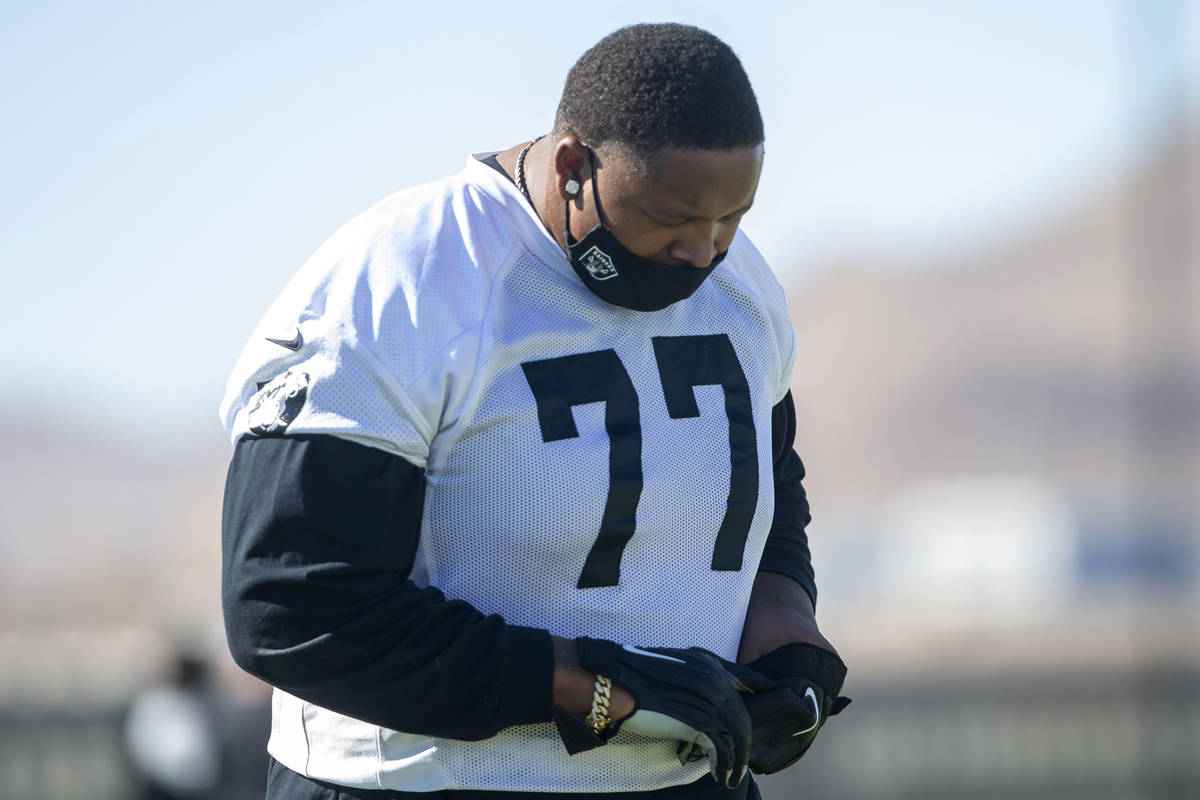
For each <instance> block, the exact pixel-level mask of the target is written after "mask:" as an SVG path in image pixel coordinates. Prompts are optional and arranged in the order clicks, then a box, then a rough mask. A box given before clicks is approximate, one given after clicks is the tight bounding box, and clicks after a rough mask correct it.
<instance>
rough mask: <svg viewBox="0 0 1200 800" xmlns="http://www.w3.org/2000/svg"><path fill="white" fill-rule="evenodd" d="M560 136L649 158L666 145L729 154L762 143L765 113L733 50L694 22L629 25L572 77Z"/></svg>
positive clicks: (582, 61) (558, 124) (585, 58)
mask: <svg viewBox="0 0 1200 800" xmlns="http://www.w3.org/2000/svg"><path fill="white" fill-rule="evenodd" d="M554 129H555V132H556V133H563V134H566V133H570V134H574V135H576V136H578V137H579V138H580V139H581V140H582V141H583V142H584V143H585V144H588V145H591V146H592V147H599V146H602V145H606V144H610V145H616V146H618V147H620V148H621V149H623V150H626V151H628V152H630V153H631V154H632V155H635V156H638V157H640V158H641V159H642V160H643V161H648V159H649V158H650V157H651V156H652V155H653V154H654V153H656V152H658V151H659V150H660V149H662V148H663V147H677V148H681V149H699V150H728V149H732V148H735V147H753V146H755V145H758V144H761V143H762V141H763V122H762V114H761V113H759V110H758V100H757V99H756V98H755V96H754V90H753V89H752V88H751V87H750V79H749V78H748V77H747V76H746V71H745V70H744V69H743V68H742V62H741V61H739V60H738V57H737V55H735V54H734V52H733V50H732V49H730V47H729V45H727V44H725V43H724V42H723V41H721V40H720V39H718V38H717V37H716V36H713V35H712V34H711V33H708V32H707V31H704V30H701V29H700V28H695V27H693V26H691V25H681V24H677V23H659V24H643V25H630V26H629V27H626V28H621V29H620V30H617V31H615V32H613V33H610V34H609V35H608V36H605V37H604V38H603V39H601V40H600V41H599V42H597V43H596V44H595V45H593V46H592V47H591V48H590V49H589V50H588V51H587V52H586V53H584V54H583V55H582V56H580V58H579V60H578V61H576V62H575V66H573V67H571V71H570V72H569V73H568V74H567V81H566V85H565V86H564V87H563V93H562V99H561V100H560V101H559V104H558V113H557V115H556V117H555V121H554Z"/></svg>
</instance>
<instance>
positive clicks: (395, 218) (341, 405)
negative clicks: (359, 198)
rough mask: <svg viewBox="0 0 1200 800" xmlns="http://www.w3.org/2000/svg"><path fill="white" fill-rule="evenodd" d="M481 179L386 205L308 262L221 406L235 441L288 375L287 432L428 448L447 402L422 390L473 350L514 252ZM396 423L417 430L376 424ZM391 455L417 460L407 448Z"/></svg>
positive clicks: (416, 191)
mask: <svg viewBox="0 0 1200 800" xmlns="http://www.w3.org/2000/svg"><path fill="white" fill-rule="evenodd" d="M483 169H487V168H486V167H483ZM475 174H477V173H475V172H474V171H472V170H471V169H470V168H469V167H468V169H464V170H463V171H462V172H460V173H459V174H457V175H454V176H451V177H449V178H446V179H443V180H440V181H436V182H433V183H429V184H425V185H422V186H417V187H414V188H411V189H406V190H404V191H401V192H397V193H395V194H392V195H390V196H388V197H386V198H384V199H383V200H381V201H380V202H378V203H376V204H375V205H374V206H372V207H371V208H369V209H367V210H366V211H364V212H363V213H361V214H359V215H358V216H357V217H355V218H354V219H352V220H350V221H349V222H347V223H346V224H345V225H343V226H342V227H341V228H340V229H339V230H338V231H337V232H336V233H335V234H334V235H333V236H331V237H330V238H329V239H328V240H327V241H326V242H325V243H324V244H323V245H322V246H321V247H320V248H319V249H318V250H317V251H316V252H315V253H314V254H313V255H312V257H310V258H309V260H308V261H307V262H305V264H304V265H303V266H302V267H301V268H300V270H299V272H297V273H296V275H295V276H294V277H293V278H292V280H291V281H290V282H289V283H288V285H287V286H286V287H285V288H284V290H283V292H282V293H281V294H280V296H279V297H278V298H277V299H276V300H275V302H274V303H273V304H272V305H271V307H270V308H269V309H268V311H267V313H266V315H265V316H264V317H263V319H262V321H261V322H260V323H259V325H258V327H257V328H256V329H255V331H254V333H253V334H252V335H251V337H250V340H249V342H248V343H247V344H246V346H245V349H244V350H243V351H242V354H241V356H240V358H239V359H238V362H237V364H236V365H235V367H234V371H233V374H232V375H231V377H230V380H229V383H228V385H227V391H226V398H225V401H224V403H223V404H222V416H223V418H224V420H225V423H226V426H227V429H228V430H229V431H230V434H231V436H234V437H236V436H237V435H238V434H239V433H240V432H242V431H243V429H245V428H246V427H247V424H248V410H249V409H252V408H253V403H252V398H254V397H255V396H256V395H258V394H259V393H260V389H261V388H262V387H263V386H264V384H265V383H266V382H270V381H277V380H281V379H282V378H285V377H286V376H287V375H288V374H291V375H302V376H303V378H304V381H305V384H306V402H305V406H304V408H305V412H304V414H303V415H297V416H296V418H295V420H294V421H290V425H291V427H290V428H289V430H297V431H299V430H308V431H309V432H331V431H332V432H340V433H344V434H345V433H347V432H352V433H354V434H356V435H362V436H364V437H374V438H376V439H379V440H383V441H391V442H393V443H394V442H398V441H400V440H402V439H407V440H409V441H410V442H412V443H413V446H414V447H416V448H417V450H419V449H420V447H421V444H420V442H419V441H417V440H418V439H419V440H423V441H428V439H429V438H430V437H431V436H432V433H433V431H434V430H435V428H436V425H437V419H438V416H439V413H440V412H439V408H438V404H439V403H440V402H441V401H442V399H443V398H441V397H440V396H435V395H436V392H431V391H426V389H427V387H426V386H425V384H426V383H430V382H434V383H437V381H436V380H434V378H432V377H430V376H431V375H433V374H434V373H436V372H437V370H438V369H439V367H438V366H437V365H438V363H439V359H441V358H442V356H443V355H444V354H445V353H446V352H452V351H453V352H458V351H460V350H462V351H466V350H469V349H470V344H469V341H470V338H471V337H472V336H473V335H475V333H477V331H478V329H479V326H480V324H481V321H482V319H483V317H484V315H485V313H486V308H487V303H488V298H489V296H490V293H491V287H492V285H493V283H494V282H495V279H496V276H497V275H498V274H499V273H500V272H501V271H502V270H503V269H504V267H505V265H506V264H507V262H508V261H510V260H511V256H512V255H513V252H514V249H515V248H516V246H517V240H516V238H515V236H514V235H513V234H512V233H511V232H510V230H509V228H510V226H509V225H508V224H507V223H506V222H505V218H504V216H503V215H502V214H500V213H498V212H497V211H496V209H494V208H493V206H494V205H496V199H495V197H494V194H490V193H489V192H487V191H485V190H484V189H483V188H481V187H480V186H479V185H477V182H476V181H475V180H473V176H474V175H475ZM281 341H286V342H289V343H290V342H293V341H294V342H297V344H298V346H297V347H296V348H286V347H285V346H282V345H281ZM458 345H461V347H459V346H458ZM281 391H282V389H281ZM318 411H319V412H322V413H324V414H325V416H324V417H319V415H318V413H317V412H318ZM372 414H373V415H374V419H375V420H376V421H372V419H369V418H368V417H370V415H372ZM396 417H403V418H404V419H406V420H407V421H408V422H409V423H411V428H412V431H415V433H414V432H412V431H407V430H406V431H402V432H395V431H392V430H391V424H390V423H389V424H388V425H387V426H385V425H384V424H383V423H380V422H378V421H377V420H383V419H392V418H396ZM385 427H387V428H388V430H387V431H386V432H381V431H383V429H384V428H385ZM396 449H397V451H398V452H401V453H402V454H404V455H405V456H406V457H410V458H412V459H413V460H414V463H420V453H419V452H417V451H414V450H413V449H412V447H410V448H408V449H401V448H400V446H399V445H397V447H396Z"/></svg>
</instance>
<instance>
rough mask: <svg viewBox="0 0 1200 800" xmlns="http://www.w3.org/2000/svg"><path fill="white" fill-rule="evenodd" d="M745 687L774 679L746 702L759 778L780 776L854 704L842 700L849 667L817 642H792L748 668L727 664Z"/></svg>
mask: <svg viewBox="0 0 1200 800" xmlns="http://www.w3.org/2000/svg"><path fill="white" fill-rule="evenodd" d="M726 669H728V670H729V672H730V673H731V674H733V675H735V676H737V677H738V678H739V679H740V680H741V681H742V682H743V683H746V682H748V681H751V680H754V678H753V677H752V675H757V676H759V678H760V679H761V678H762V677H763V676H765V677H766V678H769V679H773V682H774V685H773V686H772V687H764V688H756V689H755V692H754V694H752V695H749V696H748V697H745V698H743V701H744V702H745V704H746V710H747V711H748V712H749V713H750V719H751V720H752V722H753V726H754V729H753V737H752V742H753V747H752V748H751V751H750V769H752V770H753V771H754V773H755V774H757V775H769V774H771V773H772V772H779V771H780V770H781V769H784V768H785V767H789V766H791V765H792V764H794V763H796V761H798V760H799V759H800V757H801V756H802V755H804V753H805V751H807V750H808V748H809V746H810V745H811V744H812V743H813V739H815V738H816V737H817V732H818V731H820V730H821V726H822V725H824V724H825V720H826V719H828V718H829V717H832V716H833V715H834V714H837V713H838V712H840V711H841V710H842V709H843V708H845V707H846V706H848V705H850V698H849V697H839V696H838V692H840V691H841V690H842V684H843V683H844V682H845V680H846V665H845V664H844V663H842V660H841V659H840V658H838V657H837V656H836V655H834V654H833V653H831V652H829V651H828V650H825V649H824V648H821V647H817V646H816V645H812V644H788V645H784V646H783V647H780V648H777V649H775V650H772V651H771V652H769V653H767V654H766V655H765V656H762V657H761V658H758V659H756V660H754V661H751V662H750V663H749V664H746V665H744V666H743V665H738V664H728V663H727V664H726Z"/></svg>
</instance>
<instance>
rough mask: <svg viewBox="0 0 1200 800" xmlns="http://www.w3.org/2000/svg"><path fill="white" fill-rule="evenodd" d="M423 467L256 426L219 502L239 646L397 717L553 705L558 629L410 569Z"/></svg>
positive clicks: (323, 698) (407, 723)
mask: <svg viewBox="0 0 1200 800" xmlns="http://www.w3.org/2000/svg"><path fill="white" fill-rule="evenodd" d="M424 488H425V475H424V470H422V469H421V468H419V467H416V466H414V465H412V464H410V463H409V462H407V461H405V460H404V459H402V458H400V457H398V456H396V455H393V454H390V453H385V452H383V451H381V450H378V449H375V448H371V447H366V446H363V445H361V444H357V443H354V442H350V441H346V440H344V439H340V438H337V437H333V436H324V435H305V434H301V435H287V436H265V437H255V436H248V437H246V438H244V439H242V440H241V441H239V442H238V443H237V445H236V447H235V450H234V456H233V461H232V463H231V465H230V468H229V474H228V479H227V482H226V490H225V504H224V511H223V517H222V561H223V564H222V605H223V610H224V616H225V626H226V634H227V638H228V641H229V646H230V651H231V653H232V654H233V656H234V659H235V661H236V662H237V663H238V664H239V666H241V667H242V668H243V669H245V670H246V671H248V672H250V673H251V674H253V675H255V676H257V677H259V678H261V679H262V680H264V681H266V682H267V683H270V684H272V685H274V686H277V687H279V688H281V689H283V690H285V691H287V692H289V693H290V694H293V695H295V696H297V697H300V698H302V699H304V700H308V701H309V702H312V703H315V704H317V705H319V706H321V707H323V708H327V709H330V710H332V711H336V712H338V713H341V714H345V715H347V716H351V717H355V718H357V719H362V720H366V721H368V722H371V723H374V724H376V725H381V726H383V727H386V728H390V729H393V730H401V731H405V732H408V733H417V734H425V735H431V736H443V737H447V738H452V739H482V738H486V737H488V736H491V735H494V734H495V733H496V732H498V731H499V730H501V729H503V728H506V727H509V726H511V725H518V724H524V723H533V722H544V721H548V720H549V719H550V715H551V685H552V678H553V666H552V665H553V658H552V651H551V641H550V635H549V633H548V632H547V631H544V630H539V629H534V628H526V627H520V626H514V625H508V624H506V623H505V621H504V620H503V619H501V618H500V617H499V616H496V615H486V616H485V615H484V614H482V613H480V612H479V611H478V610H476V609H475V608H473V607H472V606H470V605H469V604H467V603H464V602H461V601H451V600H447V599H446V598H445V596H443V595H442V593H441V592H440V591H438V590H437V589H435V588H433V587H424V588H419V587H417V586H416V585H415V584H414V583H413V582H412V581H411V580H409V573H410V571H411V569H412V567H413V563H414V557H415V554H416V551H417V544H418V537H419V532H420V528H421V513H422V506H423V500H424Z"/></svg>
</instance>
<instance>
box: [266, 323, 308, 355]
mask: <svg viewBox="0 0 1200 800" xmlns="http://www.w3.org/2000/svg"><path fill="white" fill-rule="evenodd" d="M293 330H294V331H296V335H295V336H293V337H292V338H290V339H272V338H271V337H270V336H268V337H267V341H268V342H270V343H271V344H277V345H279V346H280V347H286V348H287V349H288V350H299V349H300V346H301V345H302V344H304V337H303V336H301V335H300V329H299V328H293Z"/></svg>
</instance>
